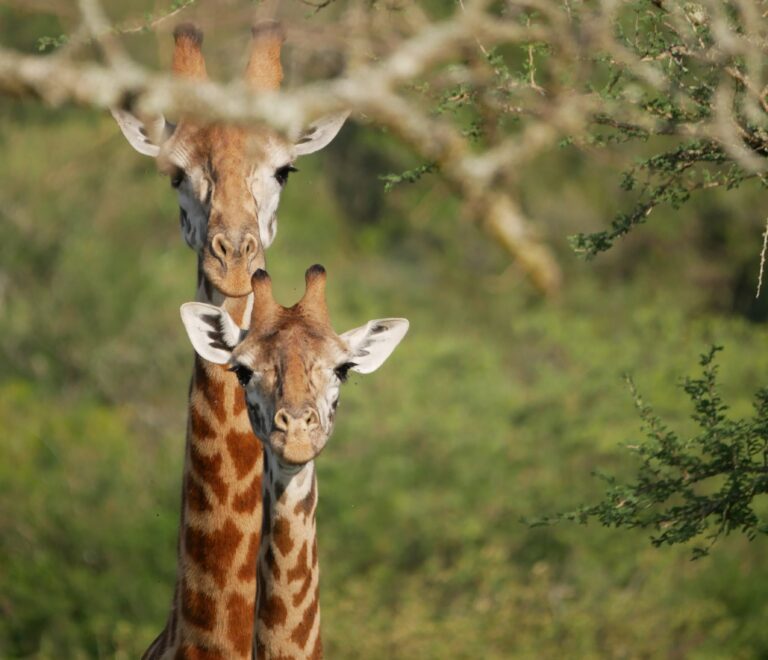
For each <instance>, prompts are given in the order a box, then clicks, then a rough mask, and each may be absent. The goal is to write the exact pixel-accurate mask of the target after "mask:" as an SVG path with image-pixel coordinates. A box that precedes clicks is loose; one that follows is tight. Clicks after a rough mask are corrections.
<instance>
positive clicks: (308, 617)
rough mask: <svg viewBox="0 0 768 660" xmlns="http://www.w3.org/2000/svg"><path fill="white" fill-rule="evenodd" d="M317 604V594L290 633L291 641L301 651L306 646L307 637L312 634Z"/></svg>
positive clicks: (317, 609)
mask: <svg viewBox="0 0 768 660" xmlns="http://www.w3.org/2000/svg"><path fill="white" fill-rule="evenodd" d="M319 611H320V610H319V607H318V603H317V594H315V597H314V598H313V599H312V602H310V604H309V605H308V606H307V609H305V610H304V614H303V615H302V617H301V620H300V621H299V623H298V624H297V625H296V627H295V628H294V629H293V631H292V632H291V640H292V641H294V642H295V643H296V644H297V645H298V647H299V648H301V649H303V648H304V647H305V646H306V645H307V641H308V640H309V635H310V633H311V632H312V627H313V625H314V623H315V617H316V616H317V614H318V612H319Z"/></svg>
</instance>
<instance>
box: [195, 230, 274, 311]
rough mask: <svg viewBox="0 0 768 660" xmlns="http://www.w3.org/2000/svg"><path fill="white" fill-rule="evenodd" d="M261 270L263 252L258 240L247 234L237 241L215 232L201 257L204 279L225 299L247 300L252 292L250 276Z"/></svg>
mask: <svg viewBox="0 0 768 660" xmlns="http://www.w3.org/2000/svg"><path fill="white" fill-rule="evenodd" d="M263 267H264V251H263V250H262V249H261V243H260V241H259V239H258V238H257V237H256V236H254V235H253V234H252V233H250V232H248V233H245V234H243V235H242V236H240V237H233V236H232V235H228V234H226V233H225V232H218V233H216V234H214V236H213V238H212V239H211V241H210V243H209V244H208V246H207V247H206V249H205V252H204V254H203V270H204V271H205V275H206V277H207V278H208V280H209V281H210V282H211V284H213V286H215V287H216V288H217V289H218V290H219V291H220V292H221V293H223V294H224V295H225V296H230V297H235V298H239V297H241V296H247V295H248V294H249V293H250V292H251V275H253V273H255V272H256V270H257V269H259V268H263Z"/></svg>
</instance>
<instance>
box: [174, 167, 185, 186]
mask: <svg viewBox="0 0 768 660" xmlns="http://www.w3.org/2000/svg"><path fill="white" fill-rule="evenodd" d="M185 176H186V175H185V174H184V170H182V169H181V168H178V169H175V170H174V171H173V174H171V187H172V188H178V187H179V186H180V185H181V184H182V183H183V182H184V177H185Z"/></svg>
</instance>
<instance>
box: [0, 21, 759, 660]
mask: <svg viewBox="0 0 768 660" xmlns="http://www.w3.org/2000/svg"><path fill="white" fill-rule="evenodd" d="M59 31H60V30H59ZM41 33H43V32H41V31H38V32H36V33H34V34H35V35H36V36H35V37H32V36H30V39H31V41H30V49H31V50H34V47H35V40H34V39H35V38H36V37H37V36H39V35H40V34H41ZM51 33H53V31H51ZM57 33H58V32H57ZM31 34H32V31H30V35H31ZM352 130H354V131H355V132H357V133H358V134H362V133H364V135H362V136H361V138H360V140H359V141H356V142H355V141H347V143H346V144H345V143H343V142H339V143H338V145H332V146H331V147H329V149H328V151H326V152H323V153H322V154H318V155H317V156H313V157H309V158H307V159H305V160H304V161H302V163H301V164H300V167H301V170H302V171H301V173H300V174H297V175H296V176H295V177H294V178H292V179H291V182H290V183H289V185H288V188H287V189H286V191H285V194H284V196H283V204H282V207H281V214H280V218H281V219H280V228H279V233H278V237H277V240H276V242H275V245H274V246H273V247H272V248H271V249H270V251H269V253H268V264H269V269H270V272H271V274H272V275H273V279H274V281H275V288H276V293H277V297H278V299H279V300H280V301H282V302H283V303H285V304H289V303H292V302H293V301H295V300H296V299H297V297H298V296H299V295H300V292H301V290H302V287H303V283H302V277H303V272H304V269H305V268H306V267H307V266H308V265H309V264H311V263H315V262H319V263H322V264H324V265H325V266H326V268H327V269H328V272H329V284H328V288H329V306H330V310H331V313H332V318H333V320H334V325H335V326H336V328H337V330H339V331H341V330H345V329H347V328H350V327H353V326H355V325H359V324H360V323H362V322H364V321H365V320H367V319H369V318H375V317H381V316H387V315H397V316H400V315H402V316H405V317H408V318H409V319H410V320H411V331H410V333H409V335H408V337H407V338H406V340H405V341H404V342H403V344H402V346H401V347H400V348H399V349H398V351H397V353H396V354H395V355H394V356H393V358H392V359H391V360H390V361H389V362H388V363H387V365H386V366H385V367H384V368H382V370H381V371H380V372H377V373H376V374H375V375H372V376H368V377H362V376H353V377H352V378H351V379H350V382H349V383H348V385H347V386H346V387H345V390H344V392H343V395H342V404H341V412H340V416H339V421H338V424H337V430H336V432H335V435H334V438H333V440H332V441H331V443H330V445H329V447H328V449H327V450H326V452H324V453H323V455H322V457H321V458H320V459H319V460H318V468H319V474H320V477H319V478H320V493H321V495H320V504H319V542H320V555H321V559H320V562H321V565H322V590H321V591H322V610H323V634H324V638H325V642H326V646H327V655H328V657H332V658H354V657H361V656H362V657H366V658H408V659H410V658H423V659H430V658H435V659H438V658H440V659H442V658H478V657H482V658H489V659H493V658H499V659H501V658H510V657H519V658H552V657H578V658H607V657H608V658H639V657H649V658H650V657H695V658H761V657H765V656H766V655H768V629H767V628H766V627H765V625H764V622H765V618H766V615H767V614H768V612H767V611H766V610H767V609H768V606H767V605H766V599H765V592H766V589H767V588H768V566H766V564H765V561H764V554H765V552H764V546H762V545H759V544H750V543H748V542H747V541H746V539H742V538H728V539H725V540H724V541H723V544H722V547H721V551H720V552H718V553H716V554H715V555H714V556H712V557H711V558H710V559H709V560H707V562H693V563H692V562H690V561H689V554H690V553H689V549H688V548H686V547H676V548H670V549H665V550H664V551H663V552H659V551H657V550H654V549H653V548H651V547H650V545H649V544H648V543H647V542H646V539H645V535H644V533H642V532H630V533H627V534H622V535H616V534H614V533H613V532H611V531H609V530H605V529H603V528H601V527H598V526H594V527H593V526H588V527H576V526H574V527H568V526H560V527H555V528H545V529H541V528H539V529H529V528H528V527H527V526H526V525H524V524H522V523H521V522H520V519H521V518H522V517H524V516H529V517H530V516H533V515H537V514H540V513H541V512H545V511H557V510H564V509H567V508H572V507H573V506H575V505H577V504H578V503H581V502H584V501H590V500H591V499H594V498H596V497H598V496H599V493H600V490H601V484H600V483H598V482H596V481H595V480H594V479H593V478H592V477H591V476H590V474H591V472H592V470H594V469H595V468H600V469H603V470H605V471H611V472H612V473H614V474H617V475H619V476H622V475H625V476H626V475H628V474H630V473H631V471H632V469H633V467H635V466H633V465H628V464H627V462H626V456H625V452H624V451H623V449H622V448H621V446H620V443H622V442H624V441H626V440H628V439H631V438H633V437H636V436H638V434H639V433H640V430H639V428H638V427H639V420H638V419H637V416H636V412H635V410H634V407H633V402H632V398H631V396H629V395H628V394H627V392H626V389H625V388H624V386H623V382H622V373H624V372H630V373H632V374H634V377H635V379H636V381H637V384H638V387H639V388H640V389H641V391H643V392H645V393H647V394H648V396H649V397H651V398H652V400H653V402H654V406H655V409H656V411H657V412H658V413H659V415H662V416H663V417H664V419H665V420H667V421H668V422H669V423H670V424H675V425H676V427H677V428H680V429H681V432H685V431H690V430H691V428H692V425H691V422H690V420H688V419H687V418H686V415H687V411H686V408H685V397H684V395H682V394H681V393H680V391H679V389H678V388H677V382H678V377H679V375H680V374H685V373H691V372H692V368H695V361H696V356H697V355H698V354H699V353H700V352H701V350H703V349H704V348H706V346H707V345H709V344H711V343H713V342H716V343H722V344H725V345H726V346H727V347H728V351H727V353H726V354H725V356H724V358H723V360H722V371H721V374H720V381H721V387H722V391H723V396H724V398H726V399H727V400H728V401H729V403H730V405H731V410H732V411H733V414H734V415H741V416H744V415H747V414H748V413H749V411H750V406H751V400H752V394H753V392H754V391H755V390H756V389H757V388H758V387H759V386H761V385H765V384H766V382H765V373H766V362H767V360H766V354H765V351H763V350H761V347H764V346H765V345H766V340H768V331H766V328H765V327H764V326H763V325H761V324H760V323H759V321H761V320H762V319H764V318H765V311H764V310H765V307H764V306H763V305H764V303H762V302H760V301H757V303H755V302H753V301H752V299H753V296H754V282H755V276H756V272H757V255H758V253H759V247H760V241H759V236H760V230H761V224H762V218H761V217H756V215H755V213H754V210H755V208H758V207H759V201H760V198H759V196H758V193H757V192H756V191H754V190H752V191H750V190H747V189H740V190H736V191H731V192H728V193H724V192H721V191H714V192H711V193H703V194H702V196H701V197H700V198H699V199H696V200H692V201H691V202H690V203H689V204H688V205H686V206H685V207H684V208H683V209H682V210H681V211H680V212H678V213H675V214H673V213H671V212H664V211H662V212H661V213H660V214H659V216H658V221H657V222H656V223H655V224H654V226H653V227H649V228H648V230H647V231H645V232H641V233H638V234H637V235H632V236H630V237H628V238H627V240H626V241H624V242H622V244H621V245H617V246H616V247H615V248H614V249H613V250H612V251H611V252H609V253H608V254H606V255H604V256H602V257H600V258H599V259H598V260H596V261H595V262H592V263H590V264H585V263H580V262H575V261H574V260H573V258H572V257H571V256H570V251H569V248H568V246H567V244H566V239H565V237H566V236H567V235H568V234H571V233H574V232H575V231H587V230H593V229H596V228H599V227H601V226H603V225H604V222H605V218H609V217H611V216H612V215H613V214H614V213H615V212H616V211H617V209H618V208H620V207H621V205H622V203H623V201H624V200H623V198H622V197H621V195H622V194H623V193H622V191H621V189H620V183H621V180H620V176H619V175H618V173H617V172H618V171H619V170H620V168H617V167H616V166H615V163H614V162H612V161H604V162H603V161H599V160H597V159H594V160H593V159H589V158H587V157H585V156H583V155H581V154H579V153H578V152H577V151H576V150H571V149H570V148H568V147H565V148H563V150H562V151H561V152H560V153H558V154H554V155H551V156H549V157H547V158H543V159H541V161H540V162H538V163H536V164H535V166H533V167H531V168H530V169H529V171H527V172H524V173H522V174H521V176H522V179H523V184H524V185H522V186H521V190H523V191H524V199H523V200H522V201H523V203H524V204H525V206H526V208H527V209H528V211H529V213H530V215H531V217H535V218H537V219H539V220H540V221H541V230H542V232H543V233H546V234H547V235H548V236H549V237H550V238H551V240H552V241H553V242H554V243H555V244H556V245H557V247H558V249H559V251H560V254H561V256H562V260H563V261H562V263H563V265H564V267H565V269H566V274H567V278H566V286H565V289H564V291H563V293H562V295H561V296H560V298H559V299H557V300H553V301H542V300H540V299H539V298H538V297H536V296H535V294H534V293H533V292H532V291H531V290H530V289H529V288H528V287H527V285H526V284H524V283H523V282H522V281H521V279H520V278H519V277H518V274H517V272H516V271H515V269H514V268H513V267H509V265H508V262H507V259H506V257H505V255H504V254H502V253H500V251H499V250H497V248H496V247H495V246H494V245H492V244H490V243H488V242H487V241H486V240H485V239H484V238H483V237H482V236H481V235H480V234H478V232H477V231H476V229H475V228H474V227H472V226H470V225H469V224H468V223H465V222H464V221H463V220H462V219H461V218H460V217H457V212H456V205H455V203H454V202H453V201H452V200H451V198H450V197H449V195H448V193H447V192H446V190H445V188H443V187H442V186H441V185H440V184H439V183H438V182H436V181H434V180H432V179H425V180H424V181H422V182H421V183H419V184H418V185H415V186H407V187H402V186H401V187H397V188H396V189H394V190H393V191H391V192H390V193H389V194H388V195H386V196H385V197H383V198H382V197H381V196H380V195H381V189H382V186H383V184H382V182H381V181H380V180H379V178H378V177H379V175H383V174H386V173H387V172H388V171H405V170H408V169H412V168H414V167H415V166H417V165H418V163H415V162H413V160H412V159H410V158H409V157H408V155H407V154H403V153H402V152H401V150H400V149H399V148H398V147H397V146H396V145H394V144H393V143H392V142H391V141H390V138H388V137H387V136H386V135H381V134H378V133H377V132H375V131H373V130H371V129H368V130H366V131H364V132H363V131H361V130H360V129H359V128H355V129H352V128H351V127H346V128H345V129H344V131H352ZM0 149H2V154H3V158H2V159H0V180H2V182H3V183H2V186H0V228H1V229H2V237H1V240H0V429H2V431H1V433H2V442H0V567H1V568H0V657H3V658H22V657H39V658H135V657H137V656H138V655H139V654H140V653H141V652H142V651H143V650H144V648H146V646H147V645H148V644H149V642H150V641H151V640H152V638H153V637H154V635H155V634H156V633H157V632H158V631H159V630H160V628H161V627H162V625H163V622H164V620H165V617H166V614H167V609H168V606H169V604H170V600H171V592H172V589H173V580H174V574H175V543H176V533H177V522H178V509H179V501H178V493H179V487H180V476H181V464H182V452H183V442H184V427H185V400H186V391H187V383H188V378H189V374H190V371H191V349H190V347H189V346H188V344H187V340H186V337H185V335H184V331H183V328H182V326H181V323H180V320H179V318H178V311H177V310H178V306H179V305H180V304H181V303H182V302H185V301H187V300H189V299H190V298H191V296H192V295H193V292H194V288H195V286H194V285H195V257H194V255H193V254H192V253H191V252H190V251H189V250H188V248H186V246H185V245H184V244H183V241H182V240H181V239H180V236H179V232H178V227H177V220H176V218H177V215H178V212H177V208H176V204H175V200H174V196H173V195H172V193H171V191H170V190H169V188H168V184H167V181H165V180H164V179H162V178H161V177H159V176H158V175H157V174H156V172H155V167H154V163H153V162H152V161H151V160H150V159H146V158H142V157H140V156H138V155H137V154H135V153H133V152H132V151H131V150H130V148H129V147H128V146H127V145H126V144H125V143H124V142H123V139H122V137H121V136H120V135H119V131H118V130H117V128H116V127H115V125H114V124H113V122H112V120H111V119H110V118H109V117H106V116H103V115H100V114H97V113H90V112H81V111H74V110H70V109H64V110H57V111H48V110H44V109H42V108H40V107H38V106H33V105H24V104H18V103H11V102H9V101H2V102H0ZM337 149H338V150H346V151H343V153H344V154H349V157H350V158H352V157H354V158H355V159H356V160H355V162H356V163H359V167H358V168H356V171H355V178H354V184H351V183H350V181H349V178H348V177H349V175H348V174H347V173H346V172H345V170H344V167H343V163H344V162H345V158H346V155H345V157H344V158H340V156H339V154H340V153H342V151H336V150H337ZM380 159H381V160H380ZM383 162H393V163H394V165H395V166H396V167H394V168H385V167H381V165H380V163H383ZM330 164H333V166H330ZM363 174H365V176H363ZM350 188H351V190H350ZM366 192H367V193H368V194H370V196H371V199H376V200H377V204H376V205H375V206H371V205H370V204H369V205H366V203H365V202H366V199H355V196H357V197H360V196H361V195H362V194H363V193H366ZM350 200H352V201H350ZM361 209H362V210H366V209H370V212H371V213H372V214H373V213H374V212H375V214H376V217H375V218H372V217H359V216H357V215H355V213H357V212H362V211H361ZM366 212H367V211H366ZM374 220H375V221H374Z"/></svg>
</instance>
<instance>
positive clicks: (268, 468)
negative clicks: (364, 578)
mask: <svg viewBox="0 0 768 660" xmlns="http://www.w3.org/2000/svg"><path fill="white" fill-rule="evenodd" d="M263 484H264V496H263V497H264V526H263V531H262V543H261V548H260V550H259V568H258V574H259V598H258V607H257V615H256V640H255V641H256V652H255V654H254V655H255V657H256V658H258V659H259V660H262V659H263V660H276V659H277V658H296V659H297V660H298V659H303V658H312V659H317V658H322V657H323V648H322V642H321V639H320V601H319V581H320V569H319V566H318V561H317V528H316V524H315V511H316V509H317V477H316V475H315V464H314V462H310V463H307V464H306V465H304V466H303V467H301V468H299V469H297V470H290V469H286V468H285V467H283V466H281V465H280V464H279V462H278V461H277V460H276V459H275V457H274V455H272V454H271V452H270V450H269V448H268V447H265V448H264V479H263Z"/></svg>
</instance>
